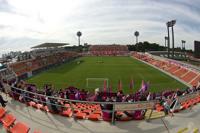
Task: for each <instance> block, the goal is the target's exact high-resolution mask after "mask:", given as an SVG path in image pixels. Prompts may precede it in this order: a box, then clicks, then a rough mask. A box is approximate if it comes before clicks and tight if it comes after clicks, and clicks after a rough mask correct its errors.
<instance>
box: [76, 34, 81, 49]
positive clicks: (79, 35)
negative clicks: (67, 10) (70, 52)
mask: <svg viewBox="0 0 200 133" xmlns="http://www.w3.org/2000/svg"><path fill="white" fill-rule="evenodd" d="M76 35H77V36H78V46H80V37H81V35H82V33H81V32H80V31H78V32H77V33H76Z"/></svg>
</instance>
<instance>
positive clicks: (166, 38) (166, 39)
mask: <svg viewBox="0 0 200 133" xmlns="http://www.w3.org/2000/svg"><path fill="white" fill-rule="evenodd" d="M167 41H169V40H168V37H167V36H165V48H167Z"/></svg>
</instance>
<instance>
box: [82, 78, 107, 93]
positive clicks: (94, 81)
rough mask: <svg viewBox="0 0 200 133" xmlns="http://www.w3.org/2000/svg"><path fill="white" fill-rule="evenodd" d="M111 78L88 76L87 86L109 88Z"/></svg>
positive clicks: (101, 88)
mask: <svg viewBox="0 0 200 133" xmlns="http://www.w3.org/2000/svg"><path fill="white" fill-rule="evenodd" d="M108 85H109V79H108V78H86V87H87V88H93V89H96V88H99V89H100V90H103V89H104V86H106V88H108Z"/></svg>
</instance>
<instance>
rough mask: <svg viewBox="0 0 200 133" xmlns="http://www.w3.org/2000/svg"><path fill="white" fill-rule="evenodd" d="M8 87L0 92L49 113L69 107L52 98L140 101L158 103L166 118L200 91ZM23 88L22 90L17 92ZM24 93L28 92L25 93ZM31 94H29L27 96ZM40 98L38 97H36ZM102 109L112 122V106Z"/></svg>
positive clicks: (130, 113)
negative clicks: (180, 101)
mask: <svg viewBox="0 0 200 133" xmlns="http://www.w3.org/2000/svg"><path fill="white" fill-rule="evenodd" d="M9 84H10V86H13V87H10V88H9V86H6V85H7V83H6V81H3V82H1V83H0V88H1V90H2V91H3V92H5V93H8V94H9V95H10V96H12V97H13V98H14V99H16V100H19V101H21V102H24V103H29V102H30V101H34V102H36V103H40V104H42V105H44V106H48V108H49V110H52V112H56V113H59V112H61V111H62V110H63V107H62V106H63V105H64V104H66V103H67V101H64V102H61V101H60V100H59V99H54V98H52V97H57V98H63V99H70V100H81V101H96V102H129V103H134V102H138V101H150V100H157V101H159V102H160V104H161V105H162V106H163V107H164V111H165V113H166V114H171V116H173V113H172V111H171V109H172V108H173V107H172V106H174V104H173V102H174V101H175V100H176V98H177V97H180V96H184V95H187V94H192V93H194V92H197V91H200V81H199V83H198V85H197V86H194V87H192V88H186V89H177V90H174V91H172V90H166V91H163V92H157V93H151V92H149V90H147V91H146V92H140V91H138V92H135V93H134V94H124V93H123V91H118V92H111V93H108V92H101V91H99V90H98V89H97V90H95V92H94V93H92V92H88V91H86V90H84V89H82V90H79V89H77V88H75V87H68V88H65V89H60V90H56V89H55V88H54V87H53V86H52V85H45V86H44V88H43V89H42V90H38V89H37V87H36V86H35V85H33V84H26V82H25V81H19V82H15V83H9ZM17 88H20V89H17ZM22 90H25V91H22ZM26 91H29V92H31V93H29V92H26ZM35 93H36V94H41V95H36V94H35ZM0 102H1V104H2V105H3V106H4V104H5V103H6V101H5V100H3V99H2V98H1V96H0ZM101 108H102V110H104V111H102V112H103V114H104V115H105V116H106V114H107V115H108V116H107V117H109V118H111V115H112V112H111V111H112V109H113V105H112V104H102V105H101ZM136 112H137V113H140V115H143V116H144V113H145V110H138V111H123V112H120V113H118V114H115V115H116V118H117V119H120V118H121V117H131V116H133V115H134V114H135V113H136Z"/></svg>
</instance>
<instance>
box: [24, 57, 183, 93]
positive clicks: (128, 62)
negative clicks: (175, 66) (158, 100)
mask: <svg viewBox="0 0 200 133" xmlns="http://www.w3.org/2000/svg"><path fill="white" fill-rule="evenodd" d="M87 78H108V79H109V84H112V88H113V90H114V91H115V90H117V86H118V81H119V80H121V81H122V87H123V90H124V92H125V93H129V92H130V89H129V84H130V80H131V79H133V80H134V91H136V90H138V89H139V88H140V86H141V81H142V80H144V81H149V82H150V91H151V92H157V91H163V90H166V89H176V88H185V87H186V86H185V85H183V84H182V83H180V82H178V81H176V80H175V79H173V78H171V77H169V76H168V75H166V74H164V73H162V72H160V71H159V70H156V69H155V68H152V67H150V66H148V65H146V64H144V63H142V62H140V61H138V60H136V59H133V58H131V57H81V58H78V59H76V60H74V61H72V62H70V63H66V64H63V65H61V66H58V67H55V68H52V69H50V70H47V71H44V72H42V73H40V74H38V75H36V76H33V77H31V78H29V79H28V80H27V81H28V83H33V84H36V85H37V86H38V87H40V88H41V87H43V85H44V84H53V85H54V87H55V88H56V89H60V88H65V87H67V86H75V87H78V88H80V89H82V88H84V89H87V88H86V79H87ZM88 89H89V91H93V90H94V89H95V88H88Z"/></svg>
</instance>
